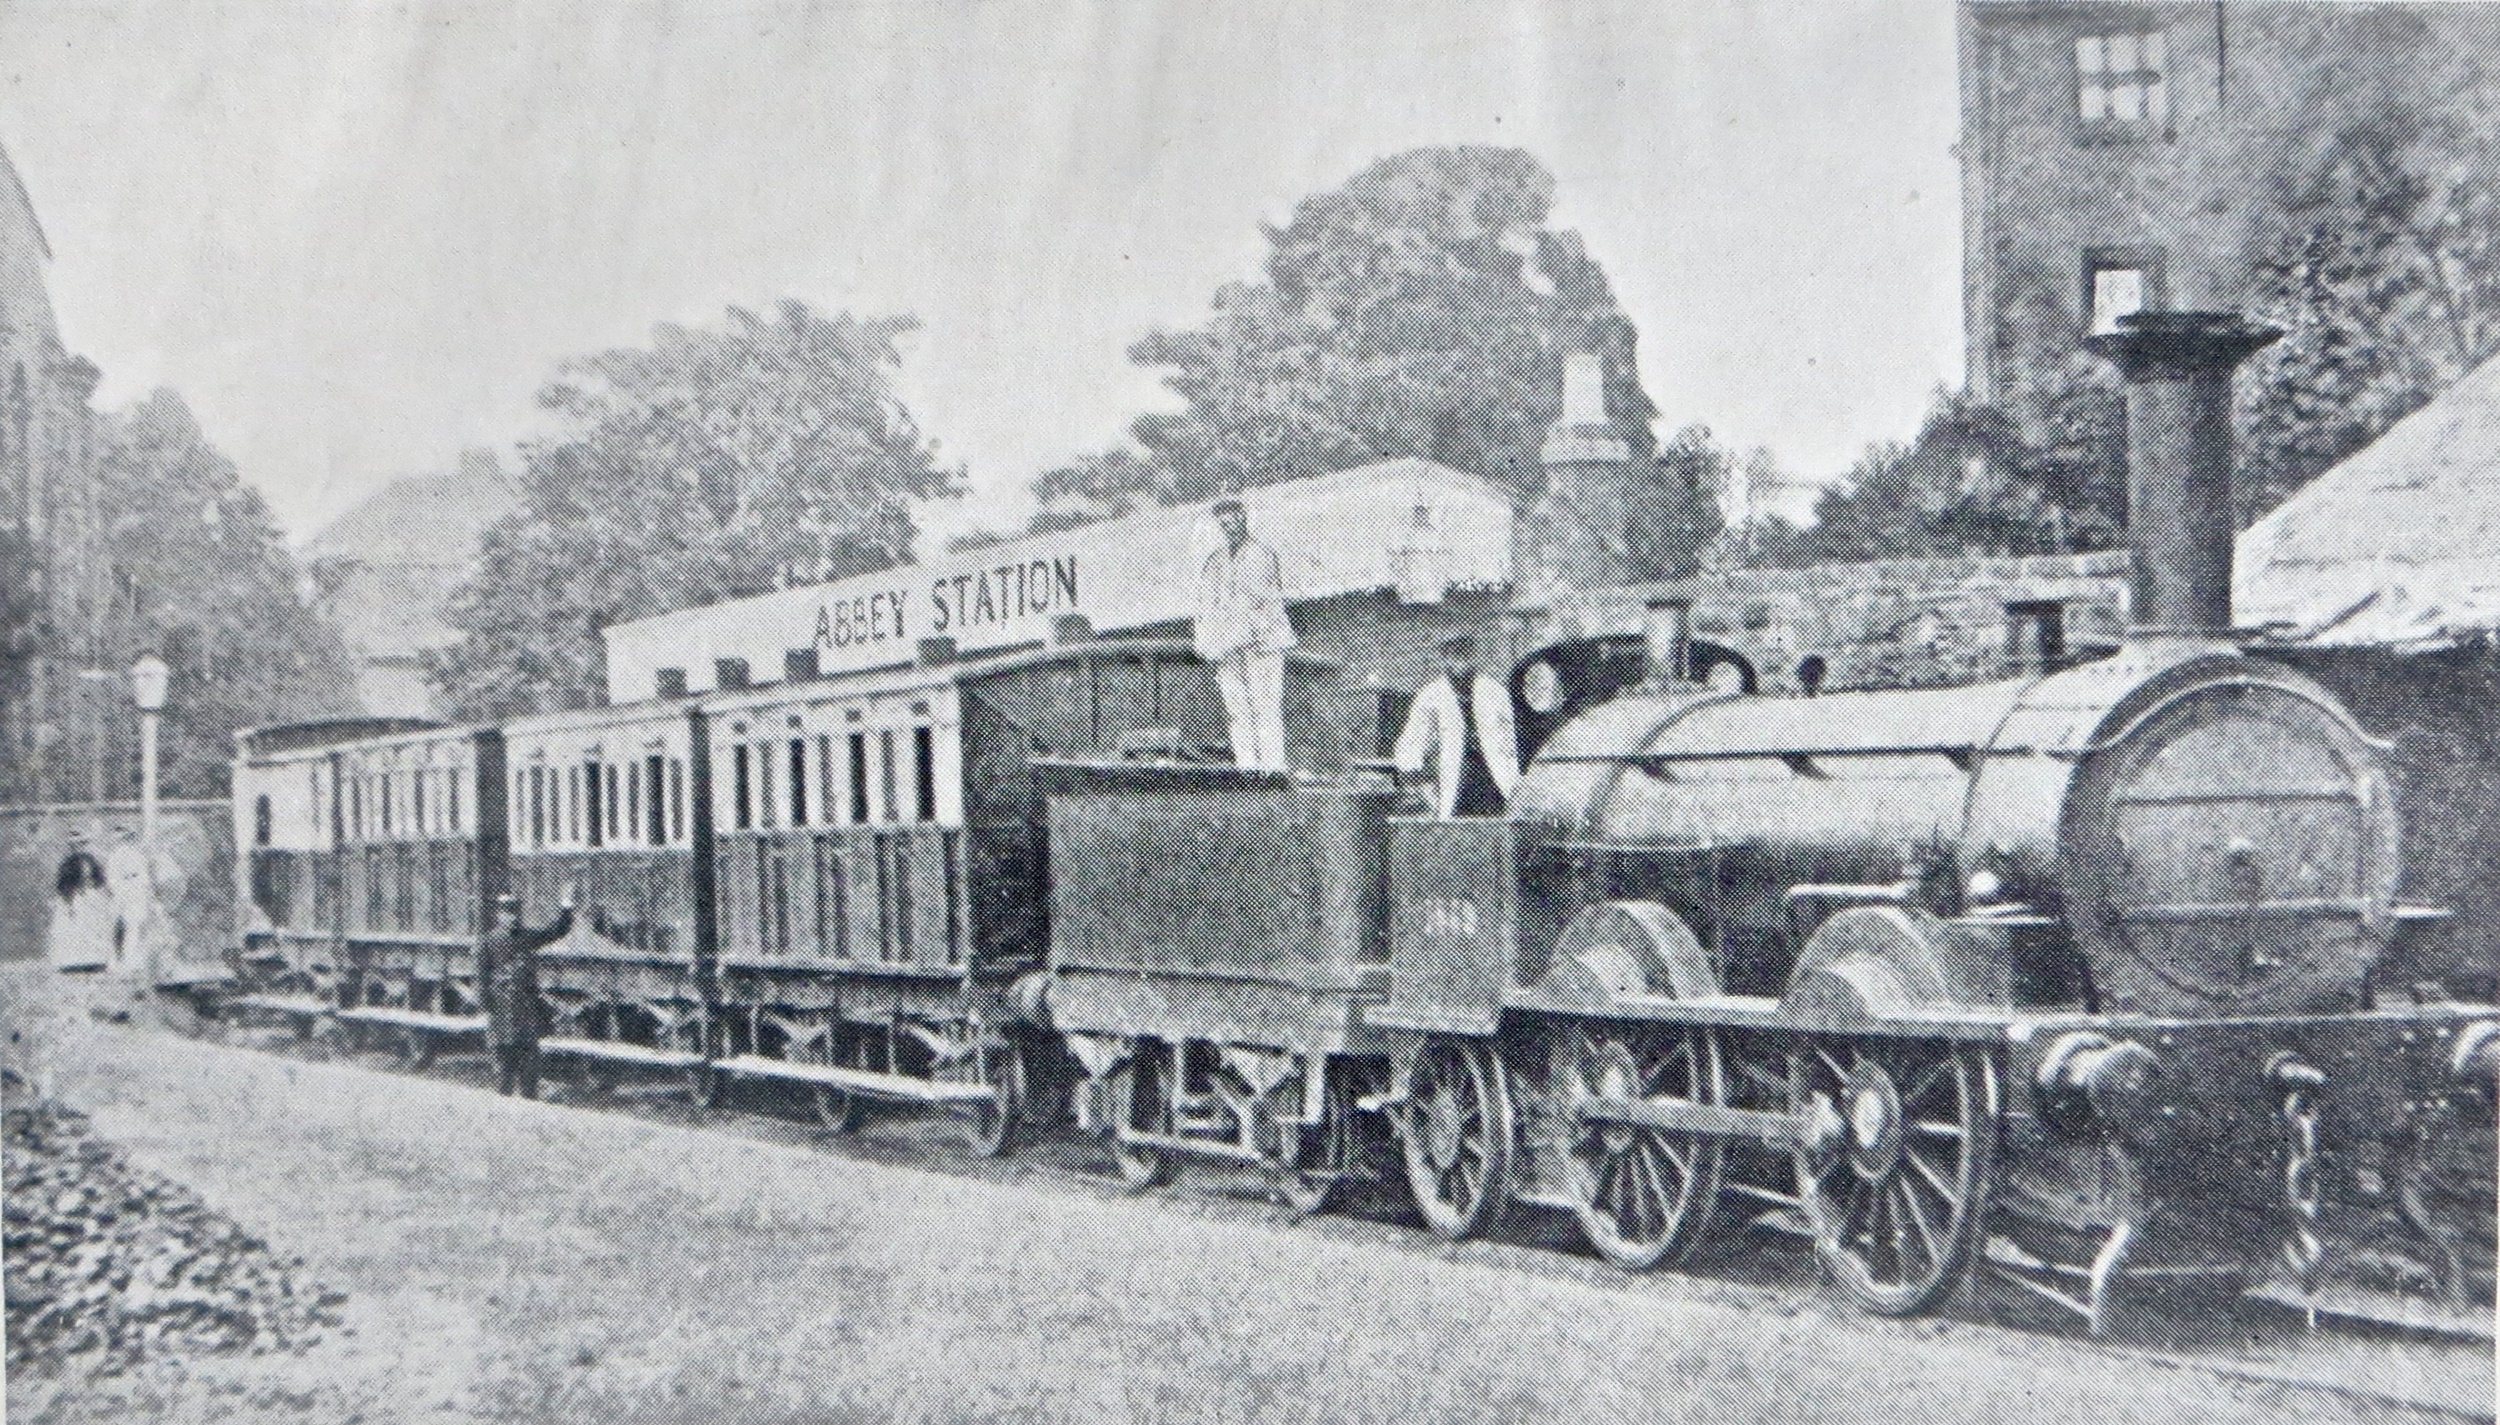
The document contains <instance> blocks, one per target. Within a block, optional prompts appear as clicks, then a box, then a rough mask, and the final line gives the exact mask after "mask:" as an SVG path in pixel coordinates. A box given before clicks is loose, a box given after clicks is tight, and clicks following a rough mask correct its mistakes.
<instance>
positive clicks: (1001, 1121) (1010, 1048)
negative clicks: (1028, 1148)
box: [964, 1042, 1024, 1158]
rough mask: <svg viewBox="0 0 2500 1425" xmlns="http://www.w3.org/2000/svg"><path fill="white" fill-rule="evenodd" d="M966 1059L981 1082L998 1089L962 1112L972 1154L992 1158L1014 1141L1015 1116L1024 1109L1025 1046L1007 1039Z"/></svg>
mask: <svg viewBox="0 0 2500 1425" xmlns="http://www.w3.org/2000/svg"><path fill="white" fill-rule="evenodd" d="M966 1062H967V1064H971V1065H973V1066H975V1067H976V1068H978V1069H979V1071H980V1073H981V1082H982V1083H984V1084H986V1085H988V1086H989V1087H990V1088H992V1089H995V1090H996V1091H997V1093H998V1097H996V1098H994V1099H991V1100H989V1101H988V1102H987V1103H978V1104H974V1105H972V1106H971V1107H970V1108H968V1109H966V1110H965V1114H964V1118H965V1123H966V1124H967V1130H966V1131H967V1132H968V1134H969V1135H970V1138H971V1143H972V1151H973V1152H974V1154H976V1155H977V1156H980V1157H983V1158H995V1157H997V1156H999V1155H1000V1154H1002V1153H1004V1152H1006V1151H1007V1148H1008V1145H1010V1144H1011V1143H1013V1142H1014V1141H1015V1130H1016V1118H1017V1115H1019V1114H1020V1113H1022V1112H1023V1111H1024V1109H1023V1106H1024V1050H1022V1049H1021V1048H1019V1047H1017V1046H1016V1045H1015V1044H1014V1043H1013V1042H1010V1043H1008V1044H1006V1045H1004V1046H1002V1047H999V1048H995V1049H992V1050H991V1051H989V1052H988V1053H987V1054H983V1055H978V1056H976V1057H975V1058H974V1059H970V1060H967V1061H966Z"/></svg>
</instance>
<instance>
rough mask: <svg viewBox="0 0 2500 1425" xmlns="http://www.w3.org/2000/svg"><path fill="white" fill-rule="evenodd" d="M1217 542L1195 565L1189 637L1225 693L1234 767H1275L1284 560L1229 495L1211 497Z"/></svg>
mask: <svg viewBox="0 0 2500 1425" xmlns="http://www.w3.org/2000/svg"><path fill="white" fill-rule="evenodd" d="M1214 515H1215V522H1216V525H1217V527H1219V528H1220V529H1222V530H1223V532H1224V545H1223V547H1222V548H1220V549H1218V550H1216V551H1215V552H1214V553H1213V554H1210V555H1208V556H1207V559H1206V563H1205V564H1204V565H1202V566H1200V568H1199V570H1198V617H1197V620H1196V623H1195V625H1194V627H1193V642H1194V643H1195V645H1196V647H1197V650H1198V656H1199V657H1201V658H1203V659H1205V660H1206V661H1207V662H1209V663H1211V664H1213V665H1215V678H1216V683H1217V685H1218V686H1219V687H1221V688H1222V689H1223V692H1224V724H1225V729H1226V731H1227V732H1228V733H1229V734H1230V736H1231V738H1232V743H1233V762H1234V764H1235V765H1236V766H1239V767H1242V768H1245V769H1248V770H1250V771H1256V772H1282V771H1284V770H1286V766H1285V650H1286V649H1288V648H1291V647H1293V646H1294V643H1295V641H1296V640H1295V639H1294V635H1293V619H1292V617H1291V616H1290V615H1289V614H1287V613H1286V611H1285V576H1284V566H1283V565H1282V564H1281V563H1279V562H1278V560H1277V558H1276V551H1275V550H1273V549H1271V548H1269V547H1268V546H1267V545H1265V544H1262V543H1260V542H1259V541H1258V540H1255V539H1252V538H1251V537H1250V516H1249V514H1248V513H1247V512H1246V511H1245V510H1244V509H1243V508H1242V504H1241V501H1240V500H1238V499H1235V498H1233V497H1231V496H1229V495H1228V496H1226V497H1225V498H1223V499H1221V500H1218V501H1216V502H1215V506H1214Z"/></svg>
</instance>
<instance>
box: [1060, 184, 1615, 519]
mask: <svg viewBox="0 0 2500 1425" xmlns="http://www.w3.org/2000/svg"><path fill="white" fill-rule="evenodd" d="M1553 202H1554V178H1553V175H1552V174H1550V173H1548V172H1546V170H1545V168H1544V166H1543V165H1541V164H1539V163H1538V162H1537V161H1536V160H1535V159H1534V158H1532V157H1530V156H1529V155H1527V154H1526V153H1523V152H1521V151H1519V150H1517V149H1507V148H1486V147H1463V148H1425V149H1416V150H1414V151H1412V152H1408V153H1403V154H1399V155H1396V156H1394V157H1391V158H1385V159H1382V160H1381V161H1379V162H1377V163H1375V164H1373V165H1372V166H1371V167H1369V168H1367V169H1365V170H1363V171H1362V172H1361V173H1359V174H1356V175H1355V176H1354V177H1353V178H1352V179H1351V180H1350V181H1348V182H1347V183H1346V184H1345V185H1344V186H1342V187H1340V188H1336V189H1332V190H1330V191H1328V192H1326V193H1320V194H1316V195H1314V196H1312V197H1309V198H1305V199H1304V200H1302V202H1301V203H1299V204H1298V205H1296V206H1295V209H1294V213H1293V218H1292V220H1291V221H1290V222H1288V223H1287V224H1286V225H1285V226H1283V227H1281V228H1274V227H1271V228H1267V229H1266V230H1265V231H1266V237H1267V242H1268V248H1269V252H1268V258H1267V264H1266V273H1265V277H1264V280H1261V281H1257V282H1238V283H1234V284H1231V285H1229V286H1226V287H1225V288H1223V289H1222V290H1221V291H1219V292H1217V293H1216V296H1215V304H1214V306H1215V310H1214V315H1213V316H1212V317H1211V319H1210V320H1209V321H1208V322H1207V324H1206V325H1205V326H1203V327H1201V328H1198V329H1196V330H1193V331H1179V332H1175V331H1158V332H1154V333H1152V334H1150V335H1148V336H1147V337H1145V338H1144V339H1143V340H1141V341H1139V342H1138V343H1137V344H1136V345H1135V346H1133V347H1132V348H1130V351H1129V356H1130V359H1131V360H1133V361H1136V362H1138V363H1140V364H1141V365H1147V366H1162V367H1168V368H1169V369H1170V371H1169V374H1168V375H1167V377H1166V378H1165V379H1166V382H1167V384H1169V385H1170V386H1171V388H1172V389H1173V390H1174V391H1175V392H1177V393H1179V395H1180V396H1181V398H1182V399H1183V401H1184V402H1185V403H1186V404H1185V405H1184V407H1183V408H1182V409H1181V410H1178V411H1173V412H1157V413H1153V414H1149V415H1145V416H1141V417H1139V418H1138V420H1137V422H1136V425H1135V430H1134V433H1135V435H1136V437H1137V440H1138V442H1139V444H1140V445H1142V446H1143V447H1144V448H1145V451H1146V456H1147V461H1148V462H1149V463H1150V464H1151V467H1152V471H1153V474H1152V476H1151V483H1148V481H1149V477H1148V475H1147V473H1146V471H1145V470H1143V469H1140V468H1138V467H1137V466H1136V465H1135V464H1132V463H1126V462H1122V461H1120V460H1118V459H1117V458H1116V457H1100V458H1098V459H1097V461H1096V462H1095V463H1091V464H1088V463H1086V462H1080V463H1079V465H1078V466H1076V467H1071V473H1070V474H1068V475H1067V476H1066V478H1065V480H1064V481H1063V482H1062V484H1063V487H1064V489H1065V491H1066V492H1067V493H1070V494H1077V493H1085V494H1093V493H1096V492H1100V493H1101V494H1104V495H1107V496H1113V497H1134V496H1136V495H1140V494H1144V493H1148V492H1151V493H1152V494H1153V495H1154V496H1155V497H1156V498H1158V499H1161V500H1165V501H1173V502H1176V501H1183V500H1194V499H1200V498H1204V497H1206V496H1209V495H1213V494H1215V493H1217V492H1218V491H1221V490H1224V489H1236V488H1242V487H1246V486H1251V485H1261V484H1267V483H1270V482H1273V481H1277V480H1285V479H1292V478H1295V477H1299V476H1307V475H1317V474H1324V473H1326V472H1329V471H1332V470H1341V469H1345V468H1348V467H1351V466H1355V465H1362V464H1366V463H1369V462H1372V461H1378V460H1387V459H1393V458H1396V457H1399V456H1420V457H1425V458H1429V459H1433V460H1438V461H1440V462H1442V463H1444V464H1447V465H1451V466H1454V467H1456V468H1458V469H1462V470H1469V471H1473V472H1475V473H1477V474H1479V475H1484V476H1488V477H1491V478H1493V479H1495V480H1497V481H1500V482H1502V483H1504V484H1506V485H1508V486H1510V487H1511V488H1512V489H1514V490H1519V491H1523V492H1524V491H1527V490H1529V489H1531V488H1532V487H1533V486H1534V484H1535V482H1536V479H1537V475H1538V465H1537V458H1536V452H1537V446H1538V443H1539V442H1540V441H1541V440H1542V439H1543V437H1544V435H1545V432H1546V429H1547V428H1548V427H1549V426H1550V425H1552V424H1553V421H1554V419H1555V417H1556V416H1557V415H1558V414H1559V413H1560V408H1561V373H1562V364H1563V358H1564V356H1565V355H1567V354H1569V353H1572V352H1583V351H1587V352H1596V353H1599V354H1600V355H1602V356H1604V357H1605V358H1606V364H1607V370H1608V382H1607V392H1606V396H1607V406H1608V410H1609V413H1610V414H1611V416H1612V417H1613V418H1614V420H1615V422H1616V424H1617V425H1618V426H1619V427H1620V428H1621V430H1622V433H1623V434H1624V436H1625V437H1626V438H1627V439H1629V440H1631V441H1632V442H1633V443H1634V445H1635V453H1636V454H1637V455H1638V456H1639V457H1640V458H1641V459H1643V460H1647V459H1648V458H1649V457H1650V455H1651V454H1652V453H1653V452H1654V450H1655V440H1654V438H1653V437H1652V436H1651V435H1650V434H1649V424H1650V421H1651V420H1652V419H1653V418H1654V416H1655V415H1656V408H1655V407H1654V406H1653V405H1651V403H1650V400H1649V397H1648V396H1647V395H1646V394H1645V393H1644V392H1643V391H1642V390H1641V387H1640V383H1639V379H1638V376H1637V375H1636V374H1635V372H1636V368H1635V364H1634V360H1633V356H1634V345H1635V334H1634V331H1633V327H1632V323H1631V321H1630V320H1629V319H1627V318H1626V317H1625V316H1624V315H1623V314H1622V312H1621V311H1620V310H1618V309H1617V307H1616V306H1615V299H1614V293H1613V291H1612V289H1611V288H1610V287H1609V286H1608V284H1607V281H1606V276H1605V273H1604V272H1603V271H1602V270H1601V269H1600V268H1599V267H1598V265H1597V263H1596V262H1595V261H1594V260H1592V259H1591V258H1590V257H1589V256H1588V253H1587V252H1586V250H1585V249H1584V247H1583V246H1582V244H1581V241H1580V238H1579V235H1578V234H1576V233H1572V232H1567V231H1557V230H1555V229H1553V228H1552V227H1550V226H1548V219H1549V217H1550V215H1551V212H1552V208H1553ZM1053 474H1054V475H1058V474H1059V472H1053ZM1045 503H1046V505H1047V504H1048V501H1047V499H1046V501H1045Z"/></svg>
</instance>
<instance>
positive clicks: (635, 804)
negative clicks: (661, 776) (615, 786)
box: [619, 766, 642, 840]
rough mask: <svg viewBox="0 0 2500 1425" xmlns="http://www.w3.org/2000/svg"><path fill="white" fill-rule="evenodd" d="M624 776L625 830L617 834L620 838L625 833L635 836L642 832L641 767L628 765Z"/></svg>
mask: <svg viewBox="0 0 2500 1425" xmlns="http://www.w3.org/2000/svg"><path fill="white" fill-rule="evenodd" d="M624 776H625V831H624V832H623V833H620V834H619V839H620V840H621V839H623V836H624V835H626V834H631V835H636V836H639V835H641V834H642V769H641V768H639V767H633V766H628V767H627V768H626V769H625V773H624Z"/></svg>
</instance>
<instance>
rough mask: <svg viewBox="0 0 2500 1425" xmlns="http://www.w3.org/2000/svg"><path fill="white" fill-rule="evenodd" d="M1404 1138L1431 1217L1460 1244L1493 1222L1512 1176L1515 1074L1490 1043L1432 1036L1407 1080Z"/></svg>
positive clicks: (1414, 1182)
mask: <svg viewBox="0 0 2500 1425" xmlns="http://www.w3.org/2000/svg"><path fill="white" fill-rule="evenodd" d="M1402 1118H1403V1121H1402V1122H1401V1123H1400V1125H1399V1131H1398V1141H1399V1145H1400V1147H1401V1148H1402V1149H1403V1150H1404V1154H1405V1158H1406V1183H1407V1187H1408V1188H1409V1189H1411V1190H1412V1191H1413V1192H1414V1194H1415V1206H1416V1207H1417V1208H1418V1209H1420V1210H1421V1211H1422V1212H1423V1214H1424V1222H1425V1224H1426V1225H1428V1226H1429V1227H1431V1228H1432V1230H1433V1231H1434V1232H1435V1233H1437V1234H1438V1235H1440V1236H1442V1237H1445V1238H1448V1239H1449V1240H1451V1241H1453V1242H1455V1241H1458V1240H1459V1239H1461V1238H1465V1237H1472V1236H1474V1235H1475V1234H1476V1233H1478V1232H1481V1231H1483V1230H1485V1229H1486V1228H1487V1227H1490V1226H1491V1225H1492V1224H1493V1219H1494V1218H1495V1217H1496V1216H1497V1215H1498V1214H1499V1213H1500V1211H1501V1206H1502V1202H1503V1199H1504V1196H1505V1191H1506V1189H1505V1184H1506V1183H1507V1181H1508V1179H1509V1176H1510V1153H1511V1134H1512V1131H1513V1130H1512V1126H1511V1104H1510V1080H1509V1076H1508V1075H1507V1073H1506V1072H1505V1071H1504V1070H1503V1068H1502V1061H1501V1058H1500V1056H1498V1055H1496V1054H1495V1053H1494V1052H1493V1049H1492V1046H1490V1045H1488V1044H1480V1043H1475V1042H1472V1041H1468V1040H1463V1039H1440V1038H1435V1039H1431V1040H1428V1041H1426V1043H1425V1044H1424V1048H1423V1052H1422V1053H1421V1054H1420V1055H1418V1056H1417V1057H1416V1060H1415V1067H1414V1069H1413V1070H1412V1071H1411V1072H1410V1073H1409V1075H1408V1077H1407V1083H1406V1110H1405V1113H1404V1114H1403V1116H1402Z"/></svg>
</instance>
